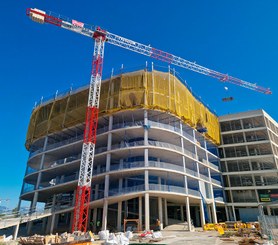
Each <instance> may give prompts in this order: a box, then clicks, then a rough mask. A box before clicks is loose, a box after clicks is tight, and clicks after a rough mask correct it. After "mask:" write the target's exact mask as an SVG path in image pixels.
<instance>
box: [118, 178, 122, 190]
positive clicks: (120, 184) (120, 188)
mask: <svg viewBox="0 0 278 245" xmlns="http://www.w3.org/2000/svg"><path fill="white" fill-rule="evenodd" d="M122 189H123V178H120V179H119V192H121V191H122Z"/></svg>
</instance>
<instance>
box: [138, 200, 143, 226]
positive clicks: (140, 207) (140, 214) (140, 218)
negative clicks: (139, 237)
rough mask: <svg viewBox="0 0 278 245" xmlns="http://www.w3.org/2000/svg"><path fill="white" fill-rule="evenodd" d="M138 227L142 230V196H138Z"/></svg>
mask: <svg viewBox="0 0 278 245" xmlns="http://www.w3.org/2000/svg"><path fill="white" fill-rule="evenodd" d="M138 198H139V226H140V227H139V229H140V231H141V230H142V197H141V196H139V197H138Z"/></svg>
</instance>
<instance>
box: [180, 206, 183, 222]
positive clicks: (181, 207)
mask: <svg viewBox="0 0 278 245" xmlns="http://www.w3.org/2000/svg"><path fill="white" fill-rule="evenodd" d="M180 210H181V221H182V222H184V213H183V205H181V206H180Z"/></svg>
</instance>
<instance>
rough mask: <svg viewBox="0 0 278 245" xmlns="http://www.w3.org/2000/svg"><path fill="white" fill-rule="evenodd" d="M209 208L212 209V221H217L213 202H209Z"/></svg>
mask: <svg viewBox="0 0 278 245" xmlns="http://www.w3.org/2000/svg"><path fill="white" fill-rule="evenodd" d="M211 208H212V209H211V210H212V220H213V223H217V215H216V206H215V203H214V202H213V203H212V204H211Z"/></svg>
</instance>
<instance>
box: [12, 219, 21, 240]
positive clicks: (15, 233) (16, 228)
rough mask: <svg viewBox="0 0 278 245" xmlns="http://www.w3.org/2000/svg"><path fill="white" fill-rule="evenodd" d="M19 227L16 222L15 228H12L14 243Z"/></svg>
mask: <svg viewBox="0 0 278 245" xmlns="http://www.w3.org/2000/svg"><path fill="white" fill-rule="evenodd" d="M19 225H20V222H18V223H17V224H16V226H15V227H14V235H13V240H14V241H16V239H17V235H18V230H19Z"/></svg>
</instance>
